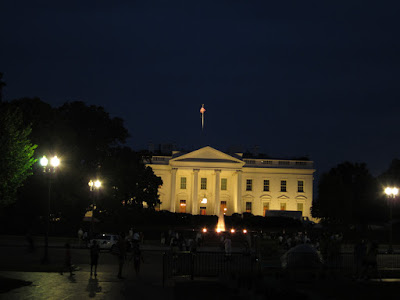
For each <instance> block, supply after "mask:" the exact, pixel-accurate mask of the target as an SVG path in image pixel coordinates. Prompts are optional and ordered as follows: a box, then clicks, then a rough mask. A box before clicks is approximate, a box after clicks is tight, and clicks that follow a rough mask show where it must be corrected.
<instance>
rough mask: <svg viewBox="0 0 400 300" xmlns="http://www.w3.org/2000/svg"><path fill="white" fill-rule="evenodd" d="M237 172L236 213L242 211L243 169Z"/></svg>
mask: <svg viewBox="0 0 400 300" xmlns="http://www.w3.org/2000/svg"><path fill="white" fill-rule="evenodd" d="M236 174H237V187H236V211H235V212H236V213H238V214H241V213H242V171H241V170H238V171H237V172H236Z"/></svg>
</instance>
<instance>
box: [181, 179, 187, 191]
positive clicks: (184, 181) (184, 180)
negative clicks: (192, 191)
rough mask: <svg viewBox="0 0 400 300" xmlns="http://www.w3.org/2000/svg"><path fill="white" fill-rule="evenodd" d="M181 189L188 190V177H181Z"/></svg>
mask: <svg viewBox="0 0 400 300" xmlns="http://www.w3.org/2000/svg"><path fill="white" fill-rule="evenodd" d="M181 190H186V177H181Z"/></svg>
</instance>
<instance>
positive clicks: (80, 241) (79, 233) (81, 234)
mask: <svg viewBox="0 0 400 300" xmlns="http://www.w3.org/2000/svg"><path fill="white" fill-rule="evenodd" d="M82 240H83V230H82V228H79V230H78V247H79V248H81V244H82Z"/></svg>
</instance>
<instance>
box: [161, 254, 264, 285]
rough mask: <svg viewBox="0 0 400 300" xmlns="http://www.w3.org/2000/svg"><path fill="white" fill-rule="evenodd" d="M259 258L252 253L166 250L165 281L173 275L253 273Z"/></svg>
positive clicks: (200, 275) (164, 261) (211, 275)
mask: <svg viewBox="0 0 400 300" xmlns="http://www.w3.org/2000/svg"><path fill="white" fill-rule="evenodd" d="M257 268H258V260H257V259H256V256H255V255H254V254H252V253H232V254H231V255H229V256H227V255H225V253H224V252H196V253H194V252H189V251H181V252H165V253H164V256H163V282H165V281H166V280H167V279H169V278H173V277H183V276H187V277H190V278H191V279H193V278H194V277H218V276H223V275H230V274H232V273H235V274H245V273H252V272H253V271H255V270H257Z"/></svg>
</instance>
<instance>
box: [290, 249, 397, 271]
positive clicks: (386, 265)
mask: <svg viewBox="0 0 400 300" xmlns="http://www.w3.org/2000/svg"><path fill="white" fill-rule="evenodd" d="M318 259H319V258H318V256H316V255H315V254H314V253H301V252H293V253H288V254H287V258H286V262H287V269H316V268H318V267H321V268H324V269H327V270H329V269H334V270H336V271H339V272H340V273H342V274H355V273H356V272H357V271H359V269H360V268H362V267H363V262H362V261H361V260H359V261H357V258H356V257H355V255H354V253H350V252H349V253H339V254H336V255H330V256H329V257H324V258H322V260H321V262H319V261H318ZM376 262H377V268H376V269H377V270H378V271H379V272H380V273H381V275H382V277H384V275H385V274H384V273H389V274H391V273H393V272H396V273H400V254H384V253H381V254H378V255H377V257H376Z"/></svg>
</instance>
